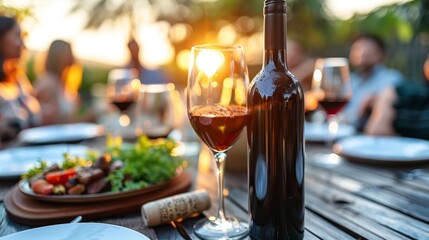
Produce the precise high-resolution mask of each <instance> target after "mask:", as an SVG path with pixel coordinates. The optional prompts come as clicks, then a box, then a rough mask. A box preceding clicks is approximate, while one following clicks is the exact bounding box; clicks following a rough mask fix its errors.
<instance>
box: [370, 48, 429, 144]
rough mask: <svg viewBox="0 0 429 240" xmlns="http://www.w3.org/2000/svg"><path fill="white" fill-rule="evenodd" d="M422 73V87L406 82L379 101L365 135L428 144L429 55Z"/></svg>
mask: <svg viewBox="0 0 429 240" xmlns="http://www.w3.org/2000/svg"><path fill="white" fill-rule="evenodd" d="M423 72H424V78H425V81H424V82H423V83H421V82H419V83H412V82H404V83H402V84H399V85H398V86H396V87H390V88H388V89H386V90H385V91H383V92H382V93H381V94H380V96H379V97H377V98H376V100H375V104H374V109H373V111H372V114H371V116H370V118H369V121H368V123H367V125H366V126H365V133H367V134H370V135H387V136H390V135H402V136H405V137H413V138H422V139H427V140H429V53H428V55H427V57H426V61H425V63H424V65H423Z"/></svg>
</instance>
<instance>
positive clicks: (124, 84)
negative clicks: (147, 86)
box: [106, 68, 140, 127]
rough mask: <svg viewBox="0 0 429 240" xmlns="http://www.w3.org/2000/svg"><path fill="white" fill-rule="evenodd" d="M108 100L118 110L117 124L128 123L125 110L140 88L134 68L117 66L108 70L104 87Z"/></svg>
mask: <svg viewBox="0 0 429 240" xmlns="http://www.w3.org/2000/svg"><path fill="white" fill-rule="evenodd" d="M106 90H107V92H106V96H107V99H108V101H109V102H110V103H111V104H112V105H114V106H115V107H116V108H117V109H118V110H119V112H120V117H119V125H120V126H121V127H127V126H128V125H130V122H131V120H130V117H129V115H128V114H127V110H128V109H129V108H130V107H131V106H132V105H133V103H134V102H135V101H136V100H137V98H138V94H139V90H140V80H139V79H138V73H137V70H136V69H127V68H118V69H113V70H111V71H110V72H109V76H108V85H107V88H106Z"/></svg>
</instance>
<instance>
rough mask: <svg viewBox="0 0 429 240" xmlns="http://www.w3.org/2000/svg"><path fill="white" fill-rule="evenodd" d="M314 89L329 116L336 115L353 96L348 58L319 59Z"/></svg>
mask: <svg viewBox="0 0 429 240" xmlns="http://www.w3.org/2000/svg"><path fill="white" fill-rule="evenodd" d="M312 90H313V92H314V94H315V96H316V98H317V100H318V101H319V104H320V106H321V107H322V108H323V109H324V110H325V111H326V113H327V114H328V116H331V117H332V116H335V115H336V114H337V113H338V112H339V111H341V110H342V109H343V107H344V106H345V105H346V104H347V103H348V102H349V100H350V98H351V97H352V91H351V84H350V70H349V64H348V61H347V59H346V58H325V59H317V60H316V64H315V70H314V74H313V82H312Z"/></svg>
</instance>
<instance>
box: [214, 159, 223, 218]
mask: <svg viewBox="0 0 429 240" xmlns="http://www.w3.org/2000/svg"><path fill="white" fill-rule="evenodd" d="M214 158H215V161H216V168H217V172H216V173H217V177H218V182H217V184H218V189H217V190H218V204H219V208H218V213H217V219H220V220H225V219H226V215H225V204H224V197H223V189H224V186H225V185H224V169H225V159H226V153H225V152H217V153H214Z"/></svg>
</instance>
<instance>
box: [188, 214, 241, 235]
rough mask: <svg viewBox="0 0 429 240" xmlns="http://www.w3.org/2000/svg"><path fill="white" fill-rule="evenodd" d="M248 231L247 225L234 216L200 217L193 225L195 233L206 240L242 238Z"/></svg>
mask: <svg viewBox="0 0 429 240" xmlns="http://www.w3.org/2000/svg"><path fill="white" fill-rule="evenodd" d="M248 232H249V225H248V224H247V223H241V222H239V221H237V219H235V218H227V219H225V220H222V219H219V218H214V217H213V220H209V219H201V220H200V221H198V222H197V223H195V225H194V233H195V235H197V236H198V237H199V238H202V239H207V240H212V239H213V240H215V239H242V238H244V237H246V236H247V234H248Z"/></svg>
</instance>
